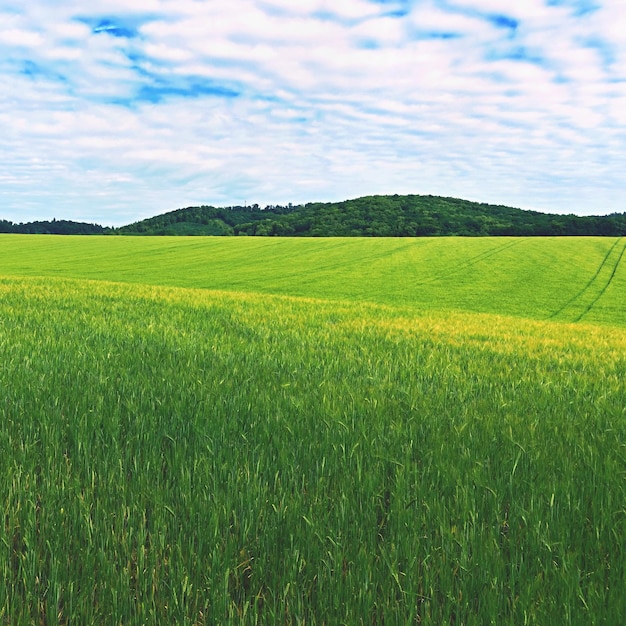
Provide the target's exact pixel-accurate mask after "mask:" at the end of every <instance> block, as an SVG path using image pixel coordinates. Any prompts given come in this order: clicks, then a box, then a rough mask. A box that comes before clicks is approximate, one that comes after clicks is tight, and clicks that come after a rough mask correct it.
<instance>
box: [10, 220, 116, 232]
mask: <svg viewBox="0 0 626 626" xmlns="http://www.w3.org/2000/svg"><path fill="white" fill-rule="evenodd" d="M109 232H111V229H110V228H105V227H103V226H100V225H98V224H87V223H86V222H72V221H70V220H52V221H38V222H26V223H20V224H14V223H13V222H10V221H8V220H0V233H18V234H19V233H21V234H25V235H104V234H106V233H109Z"/></svg>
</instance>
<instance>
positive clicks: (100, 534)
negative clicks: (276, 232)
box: [0, 235, 626, 626]
mask: <svg viewBox="0 0 626 626" xmlns="http://www.w3.org/2000/svg"><path fill="white" fill-rule="evenodd" d="M625 247H626V240H624V239H609V238H607V239H602V238H579V239H573V238H572V239H570V238H564V239H508V238H502V239H495V238H494V239H487V238H486V239H461V238H455V239H422V240H420V239H408V240H406V239H404V240H403V239H394V240H391V239H372V240H369V239H368V240H365V239H354V240H348V239H334V240H333V239H320V240H312V239H307V240H304V239H297V240H284V239H267V240H265V239H246V238H230V239H227V238H219V239H218V238H189V239H187V238H123V237H84V238H72V237H57V238H55V237H46V236H32V237H28V236H17V235H11V236H5V237H0V389H1V390H2V392H1V395H0V412H1V417H2V419H1V421H0V498H1V499H2V500H1V502H2V520H1V522H0V624H7V625H8V624H11V625H13V624H18V625H19V624H46V625H55V624H198V625H201V624H294V625H295V624H326V625H328V626H333V625H336V624H350V625H351V624H377V625H380V624H386V625H389V624H433V625H437V626H439V625H442V624H446V625H448V624H449V625H452V624H454V625H456V626H459V625H461V624H463V625H476V626H478V625H484V624H494V625H498V626H499V625H501V624H505V625H515V626H517V625H520V624H535V625H545V624H580V625H585V626H587V625H590V624H606V625H611V626H613V625H615V624H620V623H623V618H624V615H626V594H625V593H624V589H626V312H625V311H624V309H625V307H624V303H625V302H626V259H625V258H624V250H625Z"/></svg>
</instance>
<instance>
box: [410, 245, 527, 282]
mask: <svg viewBox="0 0 626 626" xmlns="http://www.w3.org/2000/svg"><path fill="white" fill-rule="evenodd" d="M527 239H529V238H528V237H524V238H519V239H515V240H513V241H508V242H507V243H504V244H502V245H500V246H498V247H497V248H492V249H491V250H485V252H481V253H480V254H477V255H476V256H473V257H471V258H470V259H467V260H466V261H465V262H464V263H459V264H458V265H455V266H454V267H452V268H450V270H449V271H448V272H445V273H443V274H439V275H438V276H435V277H433V278H429V279H427V280H422V281H419V282H418V283H415V285H416V286H421V285H429V284H432V283H436V282H439V281H440V280H444V279H446V278H448V277H450V276H454V275H455V274H458V273H459V272H462V271H464V270H466V269H468V268H470V267H472V266H473V265H476V264H477V263H480V262H481V261H484V260H485V259H488V258H490V257H492V256H495V255H497V254H500V252H503V251H504V250H508V249H509V248H512V247H513V246H517V245H519V244H520V243H522V242H523V241H526V240H527Z"/></svg>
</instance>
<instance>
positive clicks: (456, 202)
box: [0, 195, 626, 237]
mask: <svg viewBox="0 0 626 626" xmlns="http://www.w3.org/2000/svg"><path fill="white" fill-rule="evenodd" d="M0 232H2V233H29V234H59V235H102V234H118V235H249V236H257V237H259V236H274V237H276V236H280V237H434V236H453V235H456V236H504V235H509V236H555V235H588V236H589V235H603V236H613V237H616V236H623V235H626V213H614V214H612V215H603V216H594V217H581V216H576V215H555V214H548V213H541V212H539V211H524V210H522V209H515V208H511V207H506V206H497V205H489V204H482V203H477V202H470V201H468V200H460V199H457V198H442V197H439V196H417V195H409V196H398V195H393V196H366V197H363V198H357V199H355V200H346V201H344V202H328V203H319V202H316V203H309V204H304V205H296V206H294V205H291V204H289V205H287V206H276V205H270V206H266V207H265V208H264V209H262V208H260V207H259V205H258V204H254V205H252V206H232V207H223V208H216V207H213V206H198V207H188V208H185V209H178V210H176V211H170V212H168V213H164V214H162V215H157V216H156V217H151V218H149V219H145V220H142V221H140V222H135V223H133V224H129V225H128V226H122V227H121V228H104V227H102V226H99V225H98V224H86V223H83V222H72V221H68V220H52V221H39V222H30V223H26V224H14V223H13V222H9V221H6V220H0Z"/></svg>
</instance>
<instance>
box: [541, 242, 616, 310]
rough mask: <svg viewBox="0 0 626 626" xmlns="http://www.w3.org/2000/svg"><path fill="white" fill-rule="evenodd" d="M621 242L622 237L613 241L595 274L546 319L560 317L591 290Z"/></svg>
mask: <svg viewBox="0 0 626 626" xmlns="http://www.w3.org/2000/svg"><path fill="white" fill-rule="evenodd" d="M621 240H622V237H620V238H619V239H617V240H616V241H615V243H614V244H613V245H612V246H611V247H610V248H609V251H608V252H607V253H606V255H605V256H604V258H603V259H602V262H601V263H600V265H599V266H598V269H597V270H596V273H595V274H594V275H593V276H592V277H591V279H590V280H589V282H588V283H587V284H586V285H585V286H584V287H583V288H582V289H581V290H580V291H579V292H578V293H577V294H576V295H575V296H573V297H572V298H570V299H569V300H568V301H567V302H566V303H565V304H564V305H563V306H562V307H561V308H560V309H559V310H558V311H555V312H554V313H552V315H550V316H549V317H548V319H553V318H555V317H556V316H557V315H560V314H561V313H563V311H565V309H567V307H568V306H570V305H572V304H574V302H576V300H579V299H580V298H582V297H583V296H584V295H585V293H586V292H587V291H588V290H589V289H590V288H591V286H592V285H593V283H594V282H595V281H596V280H597V278H598V276H599V275H600V272H601V271H602V269H603V268H604V266H605V265H606V264H607V261H608V260H609V257H610V256H611V253H612V252H613V250H614V249H615V248H616V246H617V245H618V244H619V242H620V241H621ZM575 321H578V320H575Z"/></svg>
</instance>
